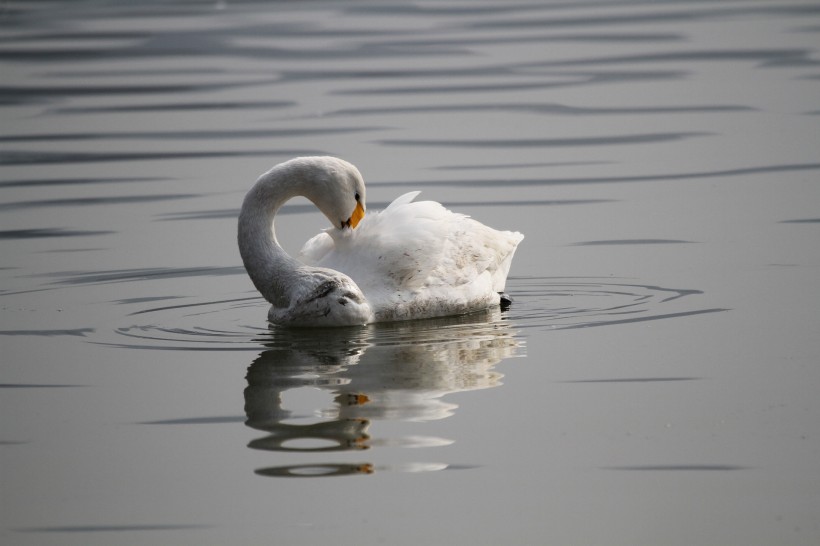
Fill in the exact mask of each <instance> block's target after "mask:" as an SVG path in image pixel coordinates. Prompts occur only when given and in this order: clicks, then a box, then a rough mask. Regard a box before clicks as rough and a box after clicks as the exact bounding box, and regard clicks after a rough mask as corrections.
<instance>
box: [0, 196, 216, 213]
mask: <svg viewBox="0 0 820 546" xmlns="http://www.w3.org/2000/svg"><path fill="white" fill-rule="evenodd" d="M194 197H200V196H199V195H197V194H189V193H180V194H165V195H123V196H116V197H74V198H66V199H41V200H37V201H16V202H13V203H0V211H5V210H22V209H34V208H53V207H80V206H83V207H84V206H99V205H103V206H110V205H133V204H137V203H155V202H159V201H174V200H179V199H192V198H194Z"/></svg>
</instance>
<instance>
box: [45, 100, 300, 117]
mask: <svg viewBox="0 0 820 546" xmlns="http://www.w3.org/2000/svg"><path fill="white" fill-rule="evenodd" d="M297 104H298V103H296V102H294V101H284V100H282V101H247V102H239V101H235V102H229V101H224V102H184V103H162V104H122V105H117V106H67V107H62V108H53V109H50V110H49V113H54V114H117V113H130V112H136V113H143V112H188V111H196V110H204V111H217V110H273V109H279V108H292V107H293V106H296V105H297Z"/></svg>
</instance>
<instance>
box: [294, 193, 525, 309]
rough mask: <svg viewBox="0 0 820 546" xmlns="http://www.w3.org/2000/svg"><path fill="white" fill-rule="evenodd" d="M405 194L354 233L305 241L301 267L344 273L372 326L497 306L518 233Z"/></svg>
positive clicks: (519, 237) (330, 233) (332, 232)
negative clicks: (367, 306) (368, 312)
mask: <svg viewBox="0 0 820 546" xmlns="http://www.w3.org/2000/svg"><path fill="white" fill-rule="evenodd" d="M418 193H419V192H411V193H408V194H405V195H403V196H401V197H399V198H398V199H396V200H395V201H393V203H391V204H390V206H388V207H387V208H386V209H385V210H383V211H381V212H379V213H375V214H369V215H368V216H365V218H364V219H363V220H362V221H361V223H360V224H359V226H358V227H357V228H356V229H355V230H349V229H346V230H336V229H332V230H328V231H327V232H325V233H322V234H320V235H318V236H316V237H314V238H313V239H311V240H310V241H308V242H307V244H305V247H304V248H303V249H302V252H301V254H300V258H301V259H302V260H303V261H304V262H305V263H307V264H309V265H316V266H320V267H327V268H330V269H335V270H337V271H340V272H342V273H344V274H346V275H348V276H349V277H350V278H351V279H353V281H354V282H355V283H356V284H357V285H358V286H359V288H360V289H361V290H362V292H363V293H364V295H365V297H366V298H367V300H368V302H369V303H370V306H371V308H372V309H373V311H374V314H375V319H376V320H377V321H387V320H404V319H413V318H428V317H434V316H443V315H450V314H459V313H465V312H469V311H474V310H478V309H483V308H486V307H489V306H492V305H497V304H498V303H499V295H498V293H499V292H501V291H503V290H504V285H505V283H506V280H507V274H508V272H509V269H510V264H511V262H512V258H513V254H514V253H515V249H516V247H517V246H518V244H519V243H520V242H521V240H522V239H523V238H524V236H523V235H521V234H520V233H517V232H510V231H497V230H494V229H492V228H489V227H487V226H485V225H483V224H481V223H480V222H477V221H475V220H473V219H471V218H469V217H467V216H465V215H462V214H456V213H454V212H451V211H449V210H447V209H445V208H444V207H443V206H442V205H441V204H439V203H436V202H433V201H420V202H413V199H414V198H415V197H416V195H418Z"/></svg>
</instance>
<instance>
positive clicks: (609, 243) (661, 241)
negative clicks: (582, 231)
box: [570, 239, 695, 246]
mask: <svg viewBox="0 0 820 546" xmlns="http://www.w3.org/2000/svg"><path fill="white" fill-rule="evenodd" d="M694 242H695V241H683V240H680V239H612V240H602V241H583V242H580V243H573V244H572V245H570V246H622V245H670V244H690V243H694Z"/></svg>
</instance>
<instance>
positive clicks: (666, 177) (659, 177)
mask: <svg viewBox="0 0 820 546" xmlns="http://www.w3.org/2000/svg"><path fill="white" fill-rule="evenodd" d="M816 170H820V163H795V164H784V165H765V166H760V167H739V168H735V169H724V170H717V171H694V172H688V173H671V174H668V173H667V174H654V175H635V176H600V177H586V178H529V179H527V178H523V179H522V178H519V179H515V178H500V179H485V180H480V179H479V180H476V179H469V180H423V181H422V180H414V181H406V182H405V181H396V182H368V185H369V186H408V187H413V186H417V187H422V186H444V187H447V186H450V187H483V188H486V187H504V186H506V187H530V186H563V185H573V184H579V185H581V184H620V183H625V182H661V181H670V180H698V179H702V178H725V177H735V176H750V175H759V174H776V173H786V172H800V171H816Z"/></svg>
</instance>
